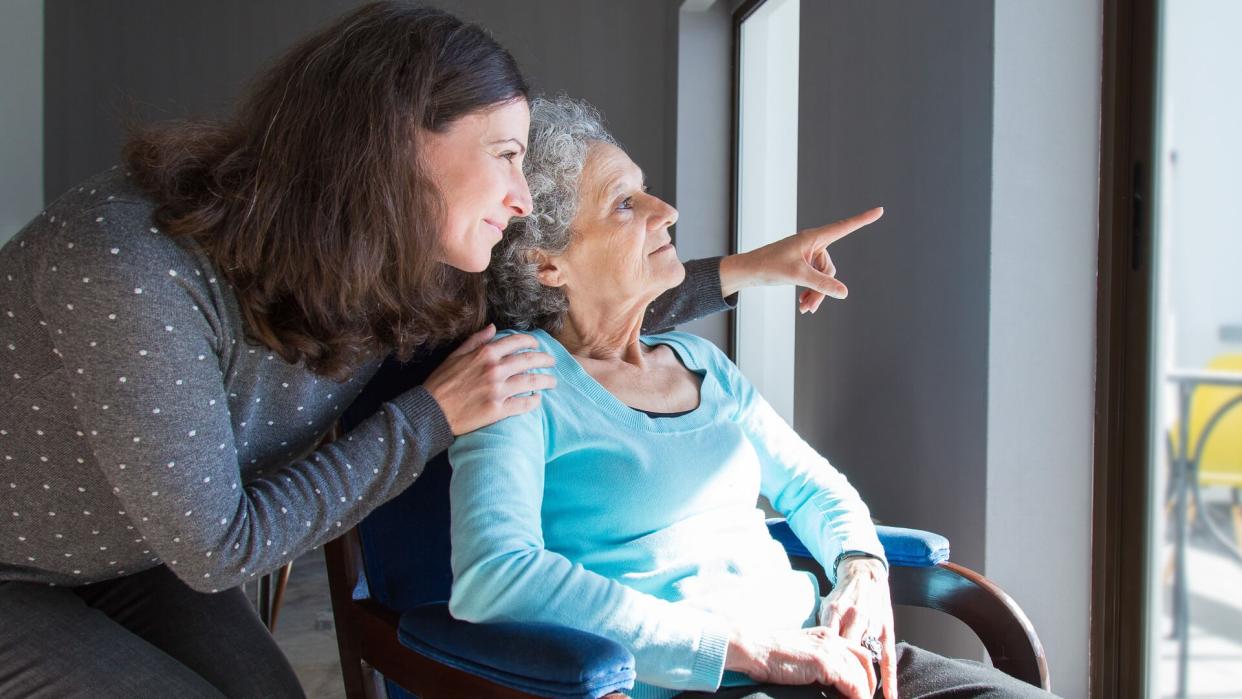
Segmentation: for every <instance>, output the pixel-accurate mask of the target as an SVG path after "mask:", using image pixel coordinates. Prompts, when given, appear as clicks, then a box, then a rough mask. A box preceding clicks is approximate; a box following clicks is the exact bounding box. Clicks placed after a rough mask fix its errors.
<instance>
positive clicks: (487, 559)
mask: <svg viewBox="0 0 1242 699" xmlns="http://www.w3.org/2000/svg"><path fill="white" fill-rule="evenodd" d="M543 434H544V430H543V427H542V417H541V416H540V413H539V411H535V412H532V413H528V414H526V415H519V416H515V417H511V418H508V419H505V420H502V421H500V422H498V423H496V424H494V425H491V426H489V427H485V428H483V429H481V430H478V431H476V432H473V433H471V434H468V435H463V436H461V437H459V438H458V439H457V441H456V442H455V443H454V444H453V446H452V448H451V449H450V450H449V458H450V460H451V461H452V464H453V479H452V485H451V487H450V493H451V499H452V543H453V546H452V548H453V555H452V563H453V590H452V596H451V599H450V601H449V609H450V611H451V612H452V614H453V615H454V616H456V617H457V618H459V619H465V620H467V621H472V622H489V621H522V622H544V623H551V624H557V625H560V626H568V627H573V628H576V629H581V630H584V631H588V632H590V633H594V634H596V635H599V636H604V637H606V638H610V639H612V640H614V641H616V642H618V643H620V644H622V645H624V646H625V647H627V648H628V649H629V650H630V651H631V652H632V653H633V654H634V657H635V661H636V667H637V671H638V676H639V679H640V680H642V681H643V682H647V683H649V684H654V685H658V686H663V687H671V688H675V689H681V690H703V691H712V690H715V689H716V688H717V687H718V686H719V684H720V680H721V677H722V673H723V670H724V659H725V652H726V650H727V647H728V640H729V635H730V630H731V629H730V627H729V626H728V625H727V622H725V621H723V620H722V619H720V618H719V617H716V616H715V615H713V614H710V613H709V612H706V611H704V610H701V609H697V608H694V607H692V606H690V605H687V604H678V603H673V602H668V601H665V600H662V599H659V598H657V597H653V596H651V595H647V594H644V593H641V592H638V591H637V590H634V589H633V588H630V587H627V586H625V585H622V584H621V583H619V582H616V581H614V580H612V579H610V578H606V577H604V576H601V575H599V574H597V573H593V572H591V571H590V570H587V569H585V568H583V567H582V566H581V565H580V564H576V563H572V562H570V561H569V560H568V559H567V558H565V557H564V556H562V555H560V554H558V553H556V552H554V551H549V550H547V549H546V548H544V541H543V533H542V525H541V520H540V509H541V507H542V502H543V479H544V454H545V450H544V439H543ZM598 506H599V507H607V506H608V504H607V503H598Z"/></svg>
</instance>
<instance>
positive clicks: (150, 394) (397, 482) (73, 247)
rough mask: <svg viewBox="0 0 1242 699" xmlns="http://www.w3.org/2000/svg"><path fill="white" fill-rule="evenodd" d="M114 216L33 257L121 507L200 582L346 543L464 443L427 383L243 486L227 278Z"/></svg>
mask: <svg viewBox="0 0 1242 699" xmlns="http://www.w3.org/2000/svg"><path fill="white" fill-rule="evenodd" d="M115 210H116V205H111V206H105V207H100V208H97V209H94V210H91V211H89V212H87V214H86V215H85V217H84V219H83V221H79V222H75V224H76V225H75V226H71V227H68V228H66V229H65V230H66V232H65V233H62V234H61V235H60V237H59V239H58V240H57V241H56V243H55V245H56V247H55V249H52V250H49V251H48V253H46V254H45V255H44V257H43V258H42V259H41V260H38V261H35V262H34V264H36V265H37V266H38V269H37V270H36V271H37V274H36V276H35V278H36V280H37V281H36V288H35V290H34V297H35V299H36V304H37V305H38V307H39V310H40V311H41V313H42V315H43V317H44V318H45V321H46V322H47V324H48V328H47V330H48V333H49V336H50V337H53V338H54V341H55V347H56V349H55V350H54V351H55V353H56V354H57V356H58V357H59V358H60V359H61V362H62V363H63V366H64V368H65V374H66V375H67V377H68V381H69V384H70V385H69V388H70V390H71V391H72V395H73V399H74V403H75V405H74V410H75V411H76V413H75V417H76V418H77V419H78V421H79V423H80V425H81V430H82V431H83V432H84V433H85V434H84V435H83V436H84V438H85V439H87V440H88V443H89V445H90V448H91V449H92V451H93V452H94V455H95V457H96V460H97V461H98V464H99V467H100V468H102V469H103V471H104V475H105V477H106V479H107V480H108V482H109V483H110V485H111V486H112V493H113V495H114V497H115V498H116V500H117V505H118V506H119V507H118V510H120V511H121V513H122V514H125V515H127V516H128V517H129V519H130V520H131V521H132V522H133V523H134V525H135V526H136V527H137V531H136V535H139V536H141V540H142V541H145V542H146V543H148V544H149V545H150V548H151V550H152V552H153V554H155V555H157V556H158V557H159V560H161V561H162V562H164V563H165V564H167V565H168V566H169V567H170V568H171V570H173V571H174V572H175V573H176V574H177V575H178V576H179V577H180V578H181V579H183V580H184V581H185V582H186V583H187V584H188V585H190V586H191V587H193V588H195V589H197V590H200V591H207V592H210V591H216V590H222V589H226V588H229V587H233V586H236V585H238V584H240V583H242V582H244V581H245V580H246V579H248V578H250V577H253V576H255V575H257V574H262V573H265V572H267V571H270V570H272V569H274V568H277V567H279V566H280V565H283V564H284V563H287V562H288V561H290V560H292V559H293V558H294V557H296V556H297V555H298V554H299V553H301V552H303V551H305V550H307V549H309V548H311V547H313V546H316V545H318V544H320V543H322V542H324V541H326V540H328V539H331V538H333V537H335V536H337V535H339V534H340V533H341V532H342V531H344V530H345V529H347V528H348V527H350V526H352V525H353V524H355V523H356V522H357V521H358V520H360V519H361V518H362V516H364V515H365V514H366V513H367V512H369V511H370V510H371V509H373V508H374V507H375V506H377V505H379V504H380V503H382V502H384V501H385V500H387V499H389V498H390V497H392V496H394V495H396V494H397V493H399V492H401V490H403V489H404V488H405V487H407V486H408V485H409V484H410V483H412V482H413V480H414V479H415V478H416V477H417V476H418V474H419V473H421V470H422V466H423V464H424V463H425V462H426V460H427V459H428V458H429V457H431V456H433V455H434V454H436V453H437V452H439V451H441V450H443V449H444V448H446V447H447V446H448V444H449V443H450V442H451V440H452V434H451V431H450V430H449V427H448V424H447V421H446V420H445V419H444V416H443V414H442V413H441V412H440V411H439V408H438V406H437V405H436V403H435V401H434V400H433V399H432V398H431V397H430V395H428V394H427V393H426V392H425V391H423V390H422V389H415V390H414V391H411V392H410V393H407V394H406V395H404V396H402V397H400V398H399V399H397V401H395V402H394V403H389V404H386V405H385V406H384V408H383V409H382V410H380V411H379V412H378V413H377V414H376V415H374V416H373V417H372V418H370V419H369V420H367V421H366V422H364V423H363V424H361V425H360V426H359V427H358V428H357V429H356V430H354V431H353V432H352V433H351V434H350V435H349V436H348V437H347V438H345V439H341V440H338V441H337V442H335V443H333V444H329V445H326V446H324V447H322V448H320V449H318V450H317V451H315V452H313V453H311V454H309V455H308V456H306V457H305V458H302V459H300V460H296V461H293V462H292V463H287V464H285V465H284V466H282V467H280V468H276V469H272V470H269V471H268V472H267V473H266V474H264V475H262V476H261V477H259V478H257V479H254V480H251V481H250V482H248V483H242V482H241V481H242V478H241V467H240V465H239V463H238V452H237V449H236V445H235V442H234V433H233V427H232V421H231V415H230V407H229V400H230V396H229V395H228V392H227V390H226V388H225V377H224V373H223V370H222V366H223V364H222V362H221V361H219V356H220V353H221V352H222V351H223V349H224V348H222V347H220V346H218V345H219V344H221V343H222V342H223V341H222V340H221V335H220V333H219V332H218V330H219V328H216V327H213V323H217V322H218V321H217V320H216V316H214V315H212V314H210V313H207V312H206V311H205V308H207V307H208V306H207V305H208V304H211V303H213V300H212V298H211V297H210V294H209V293H207V291H205V289H206V288H207V287H204V286H203V285H204V284H212V283H216V281H215V280H214V279H210V280H209V279H205V278H201V277H196V276H195V274H194V271H195V270H194V269H193V268H191V267H187V265H186V264H184V263H185V260H186V258H185V257H177V256H176V254H175V252H176V251H177V250H179V248H176V247H175V244H173V243H172V242H171V241H169V240H168V239H166V238H164V236H162V235H158V234H156V233H154V229H152V233H151V235H148V234H147V231H145V230H143V231H142V235H136V234H135V233H133V232H130V231H121V230H119V229H110V228H109V227H108V226H107V225H106V224H107V223H108V221H107V217H108V216H111V215H113V213H114V211H115ZM121 213H123V212H121ZM118 215H120V214H119V213H118Z"/></svg>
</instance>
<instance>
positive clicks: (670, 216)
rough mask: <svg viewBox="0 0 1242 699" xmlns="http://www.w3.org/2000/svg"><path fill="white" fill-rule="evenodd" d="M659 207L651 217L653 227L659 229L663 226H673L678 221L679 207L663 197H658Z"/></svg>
mask: <svg viewBox="0 0 1242 699" xmlns="http://www.w3.org/2000/svg"><path fill="white" fill-rule="evenodd" d="M656 202H657V204H658V206H659V208H658V209H657V210H656V211H655V212H654V215H652V217H651V227H652V228H653V229H656V230H659V229H661V228H672V227H673V224H675V223H677V209H674V208H673V207H672V205H670V204H669V203H668V202H666V201H664V200H663V199H658V198H657V199H656Z"/></svg>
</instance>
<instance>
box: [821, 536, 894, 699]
mask: <svg viewBox="0 0 1242 699" xmlns="http://www.w3.org/2000/svg"><path fill="white" fill-rule="evenodd" d="M837 575H838V577H837V585H836V587H834V588H832V592H831V593H829V594H828V596H827V597H825V598H824V601H823V604H821V605H820V607H819V623H820V625H821V626H823V627H824V628H826V629H828V630H829V631H830V632H831V633H833V634H836V635H839V636H840V637H841V638H843V639H845V640H847V641H849V642H851V643H862V639H863V637H864V636H875V637H876V638H877V639H879V641H880V644H881V652H880V681H881V686H883V688H884V697H885V699H897V650H896V641H895V638H896V635H895V634H894V632H893V604H892V601H891V599H890V597H889V592H888V571H887V569H885V567H884V564H883V563H881V562H880V561H878V560H875V559H872V558H855V559H847V560H845V561H844V562H843V563H842V564H841V565H840V567H839V569H838V571H837ZM868 655H869V654H868ZM868 662H870V660H868Z"/></svg>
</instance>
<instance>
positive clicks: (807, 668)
mask: <svg viewBox="0 0 1242 699" xmlns="http://www.w3.org/2000/svg"><path fill="white" fill-rule="evenodd" d="M725 669H726V670H734V671H736V672H741V673H744V674H745V675H746V676H748V677H750V678H751V679H752V680H755V681H756V682H770V683H772V684H794V685H804V684H814V683H819V684H822V685H827V686H829V687H832V688H834V689H836V690H837V691H838V692H840V693H841V694H842V695H843V696H845V697H848V698H849V699H869V698H870V697H871V696H872V695H873V694H875V686H876V678H875V670H874V669H873V668H872V667H871V656H870V654H869V653H868V652H867V650H866V649H864V648H863V647H862V646H860V645H858V644H857V643H851V642H850V641H847V640H845V639H843V638H841V637H840V636H838V635H836V634H835V633H834V632H832V631H830V630H828V629H826V628H823V627H818V626H817V627H814V628H810V629H792V630H789V631H783V632H779V633H775V634H759V635H748V634H744V633H735V634H734V637H733V638H732V639H731V640H730V641H729V648H728V652H727V654H726V656H725Z"/></svg>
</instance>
